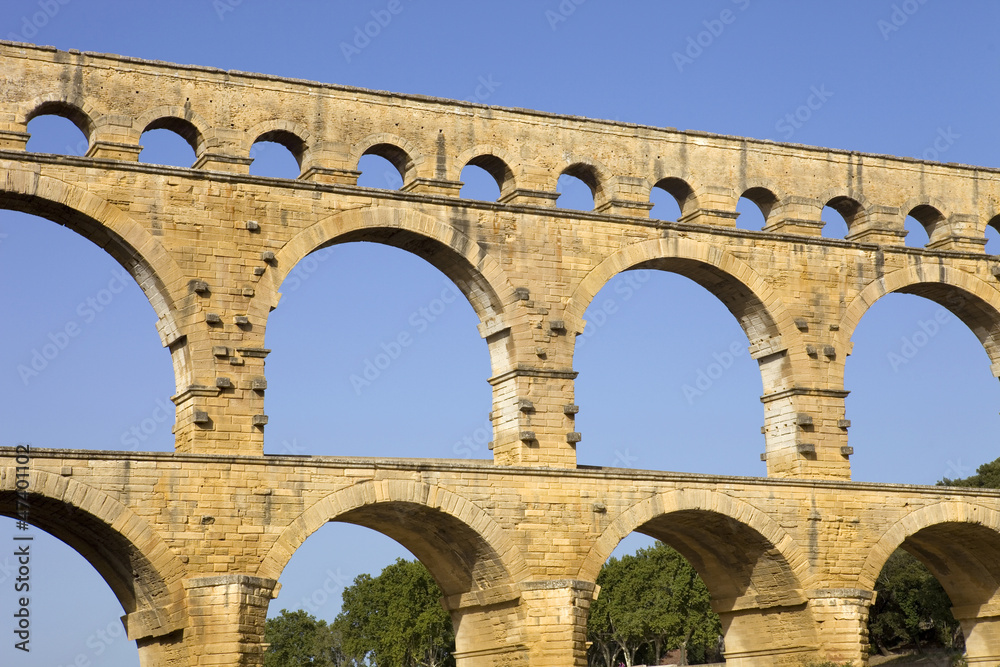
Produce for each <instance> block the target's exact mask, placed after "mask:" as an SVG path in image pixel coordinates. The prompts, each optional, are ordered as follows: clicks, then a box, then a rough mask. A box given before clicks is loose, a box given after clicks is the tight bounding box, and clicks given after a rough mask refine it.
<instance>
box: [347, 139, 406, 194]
mask: <svg viewBox="0 0 1000 667" xmlns="http://www.w3.org/2000/svg"><path fill="white" fill-rule="evenodd" d="M357 146H358V148H357V149H356V150H355V151H354V154H355V155H356V159H357V162H358V163H360V161H361V158H363V157H364V156H366V155H377V156H378V157H380V158H382V159H384V160H386V161H388V162H389V164H390V165H392V168H393V169H394V170H395V171H396V172H397V173H398V174H399V177H400V179H402V181H403V183H404V184H405V183H408V182H409V181H410V180H411V179H412V177H413V170H414V169H415V168H416V165H417V159H416V157H415V156H416V152H415V148H414V146H412V145H411V144H410V142H408V141H406V140H405V139H403V138H402V137H397V136H395V135H390V134H377V135H373V136H370V137H367V138H366V139H364V140H362V141H361V142H359V143H358V145H357Z"/></svg>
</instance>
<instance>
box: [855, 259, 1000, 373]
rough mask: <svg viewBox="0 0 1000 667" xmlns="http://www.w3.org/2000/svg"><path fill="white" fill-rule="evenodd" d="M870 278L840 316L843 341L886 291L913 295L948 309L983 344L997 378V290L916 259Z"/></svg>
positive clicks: (999, 353)
mask: <svg viewBox="0 0 1000 667" xmlns="http://www.w3.org/2000/svg"><path fill="white" fill-rule="evenodd" d="M920 259H921V258H919V257H918V258H917V262H916V263H914V264H911V265H910V266H908V267H906V268H905V269H899V270H897V271H893V272H892V273H890V274H888V275H885V276H882V277H880V278H877V279H875V280H873V281H871V282H870V283H869V284H868V286H866V287H865V288H864V289H863V290H861V291H860V292H859V293H858V295H857V296H855V297H854V299H853V300H852V301H851V303H850V304H849V305H848V306H847V308H846V309H845V311H844V315H843V317H842V318H841V323H840V334H841V336H843V340H844V341H849V340H850V339H851V337H852V336H853V335H854V332H855V330H856V329H857V327H858V324H859V323H860V322H861V318H862V317H863V316H864V314H865V313H866V312H868V310H869V309H870V308H871V307H872V306H873V305H874V304H875V302H876V301H878V300H879V299H881V298H882V297H883V296H885V295H886V294H891V293H893V292H899V293H900V294H915V295H917V296H922V297H924V298H926V299H930V300H931V301H934V302H935V303H937V304H940V305H941V306H942V307H944V308H946V309H948V310H949V311H951V312H952V313H953V314H954V315H955V316H956V317H958V318H959V319H960V320H962V322H964V323H965V325H966V326H967V327H969V329H970V330H971V331H972V332H973V333H974V334H975V336H976V338H978V339H979V341H980V342H981V343H982V344H983V347H984V348H985V350H986V353H987V355H989V359H990V362H991V364H992V372H993V375H994V376H997V377H1000V291H997V290H996V289H995V288H993V287H991V286H990V285H988V284H987V283H985V282H984V281H982V280H980V279H979V278H976V277H975V276H972V275H970V274H968V273H966V272H965V271H959V270H956V269H953V268H951V267H948V266H945V265H944V264H942V263H940V260H938V261H935V262H931V263H924V262H921V261H919V260H920Z"/></svg>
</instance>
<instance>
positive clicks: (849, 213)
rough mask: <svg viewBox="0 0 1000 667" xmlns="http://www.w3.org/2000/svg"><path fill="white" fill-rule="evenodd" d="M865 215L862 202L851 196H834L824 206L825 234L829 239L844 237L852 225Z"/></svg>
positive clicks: (822, 218)
mask: <svg viewBox="0 0 1000 667" xmlns="http://www.w3.org/2000/svg"><path fill="white" fill-rule="evenodd" d="M862 215H864V209H862V208H861V204H859V203H858V202H856V201H855V200H853V199H851V198H850V197H834V198H833V199H831V200H830V201H828V202H827V203H826V206H824V207H823V213H822V216H821V218H820V219H821V220H822V221H823V223H824V224H823V236H824V237H825V238H829V239H843V238H846V237H847V234H848V233H849V232H850V231H851V227H853V226H854V223H855V222H857V221H858V220H859V219H860V218H861V216H862Z"/></svg>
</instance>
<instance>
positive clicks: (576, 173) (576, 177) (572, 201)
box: [556, 162, 601, 211]
mask: <svg viewBox="0 0 1000 667" xmlns="http://www.w3.org/2000/svg"><path fill="white" fill-rule="evenodd" d="M556 189H557V190H558V191H559V192H560V193H563V194H561V195H560V197H559V200H557V201H556V205H557V206H559V207H560V208H572V209H576V210H579V211H592V210H594V208H596V205H597V202H598V201H599V194H600V191H601V181H600V178H599V177H598V173H597V169H596V168H595V167H593V166H591V165H589V164H586V163H583V162H575V163H573V164H571V165H569V166H568V167H566V168H565V169H563V170H562V173H560V174H559V182H558V185H557V188H556ZM588 194H589V197H588V196H587V195H588ZM563 197H565V199H563ZM560 200H562V201H561V203H560Z"/></svg>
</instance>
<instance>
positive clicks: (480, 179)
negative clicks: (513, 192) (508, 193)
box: [459, 156, 503, 201]
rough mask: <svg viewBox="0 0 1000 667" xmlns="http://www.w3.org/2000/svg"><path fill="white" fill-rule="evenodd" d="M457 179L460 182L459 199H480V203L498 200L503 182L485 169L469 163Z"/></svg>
mask: <svg viewBox="0 0 1000 667" xmlns="http://www.w3.org/2000/svg"><path fill="white" fill-rule="evenodd" d="M487 157H492V156H487ZM459 178H461V180H462V190H461V191H460V192H459V196H460V197H462V198H464V199H480V200H482V201H496V200H498V199H500V188H501V183H502V182H503V181H499V180H497V179H496V177H495V176H494V175H493V174H491V173H490V172H489V171H487V169H486V168H485V167H481V166H478V165H476V164H473V163H472V162H469V164H467V165H465V168H464V169H462V174H461V176H460V177H459Z"/></svg>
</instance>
